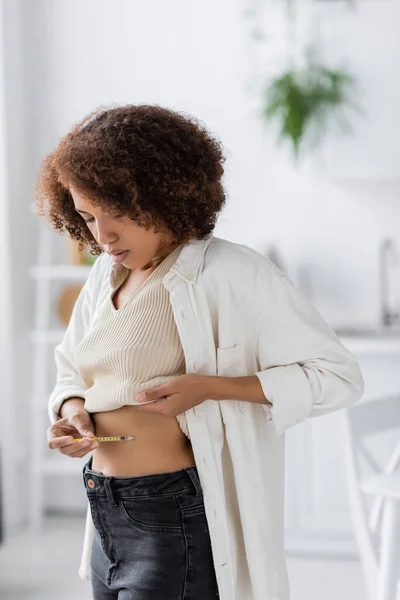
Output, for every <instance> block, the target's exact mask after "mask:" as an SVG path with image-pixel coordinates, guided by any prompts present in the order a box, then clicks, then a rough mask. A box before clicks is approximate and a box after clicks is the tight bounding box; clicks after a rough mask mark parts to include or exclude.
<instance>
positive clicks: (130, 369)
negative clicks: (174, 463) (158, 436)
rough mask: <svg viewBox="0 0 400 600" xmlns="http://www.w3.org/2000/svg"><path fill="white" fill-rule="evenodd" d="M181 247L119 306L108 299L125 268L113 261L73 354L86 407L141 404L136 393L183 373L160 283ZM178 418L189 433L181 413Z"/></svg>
mask: <svg viewBox="0 0 400 600" xmlns="http://www.w3.org/2000/svg"><path fill="white" fill-rule="evenodd" d="M181 249H182V246H178V247H177V248H175V250H173V251H172V252H171V253H170V254H169V255H168V256H167V257H166V258H165V259H164V260H163V261H162V262H161V263H160V264H159V265H158V266H157V267H156V269H155V270H154V271H153V272H152V273H151V274H150V275H149V277H148V278H147V279H146V280H145V281H144V283H143V284H142V285H141V286H140V287H139V288H138V289H137V290H136V291H135V292H134V294H133V295H132V296H131V297H130V298H129V299H128V300H127V302H126V303H125V304H123V305H122V306H121V307H120V308H119V309H118V310H117V309H116V308H115V306H114V304H113V301H112V298H113V296H114V295H115V293H116V291H117V290H118V288H119V287H120V286H121V285H122V283H123V282H124V281H125V279H126V278H127V276H128V274H129V269H128V268H127V267H124V266H123V265H121V264H115V265H113V267H112V271H111V275H110V285H111V292H110V294H109V295H108V297H107V299H106V300H105V302H104V305H103V307H102V309H101V311H100V313H99V316H98V318H97V319H96V321H95V323H94V324H93V326H92V328H91V329H90V331H89V332H88V333H87V335H86V336H85V337H84V338H83V340H82V341H81V342H80V343H79V344H78V346H77V347H76V349H75V353H74V362H75V365H76V368H77V369H78V371H79V372H80V374H81V377H82V379H83V381H84V383H85V385H86V388H87V391H86V393H85V409H86V410H87V411H88V412H100V411H108V410H114V409H116V408H120V407H121V406H124V405H135V404H139V403H138V402H137V401H136V399H135V396H136V394H137V393H139V392H140V391H142V390H146V389H150V388H153V387H156V386H158V385H161V384H163V383H166V382H167V381H168V380H169V379H171V378H173V377H176V376H178V375H183V374H184V373H185V372H186V369H185V357H184V354H183V350H182V346H181V343H180V338H179V335H178V331H177V328H176V324H175V319H174V315H173V311H172V307H171V304H170V300H169V292H168V290H166V289H165V287H164V285H163V283H162V280H163V277H164V276H165V275H166V273H167V272H168V271H169V269H170V267H171V266H172V265H173V263H174V262H175V261H176V259H177V258H178V256H179V253H180V251H181ZM176 418H177V420H178V423H179V425H180V427H181V429H182V431H183V432H184V433H185V434H186V435H187V437H190V436H189V432H188V428H187V423H186V417H185V413H182V414H181V415H178V416H177V417H176Z"/></svg>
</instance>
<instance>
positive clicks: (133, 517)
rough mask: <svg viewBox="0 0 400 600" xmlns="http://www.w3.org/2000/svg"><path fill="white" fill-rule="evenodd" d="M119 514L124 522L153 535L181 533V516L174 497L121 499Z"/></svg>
mask: <svg viewBox="0 0 400 600" xmlns="http://www.w3.org/2000/svg"><path fill="white" fill-rule="evenodd" d="M119 509H120V513H121V515H122V517H123V519H124V520H125V521H127V522H128V523H130V524H131V525H133V526H134V527H136V528H137V529H140V530H141V531H150V532H154V533H169V534H173V533H179V534H181V533H182V530H183V527H182V515H181V510H180V506H179V503H178V502H177V500H176V498H175V496H163V497H147V498H143V497H141V498H131V497H125V498H121V499H120V502H119Z"/></svg>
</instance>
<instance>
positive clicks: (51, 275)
mask: <svg viewBox="0 0 400 600" xmlns="http://www.w3.org/2000/svg"><path fill="white" fill-rule="evenodd" d="M91 268H92V267H91V266H90V265H43V266H41V265H37V266H35V267H32V268H31V269H30V271H29V273H30V275H31V277H33V278H34V279H59V280H72V281H86V279H87V278H88V275H89V273H90V270H91Z"/></svg>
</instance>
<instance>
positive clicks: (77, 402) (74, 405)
mask: <svg viewBox="0 0 400 600" xmlns="http://www.w3.org/2000/svg"><path fill="white" fill-rule="evenodd" d="M84 404H85V401H84V399H83V398H77V397H74V398H67V399H66V400H64V402H63V403H62V404H61V407H60V411H59V415H60V418H61V419H62V418H63V417H66V416H67V415H68V414H70V413H73V412H76V411H77V410H82V409H83V408H84Z"/></svg>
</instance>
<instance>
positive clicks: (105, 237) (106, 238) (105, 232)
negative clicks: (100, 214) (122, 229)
mask: <svg viewBox="0 0 400 600" xmlns="http://www.w3.org/2000/svg"><path fill="white" fill-rule="evenodd" d="M96 229H97V235H96V239H97V243H98V244H100V246H106V245H107V244H114V243H115V241H116V240H117V239H118V234H117V233H116V232H115V231H114V228H113V227H112V224H111V223H99V222H97V224H96Z"/></svg>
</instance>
